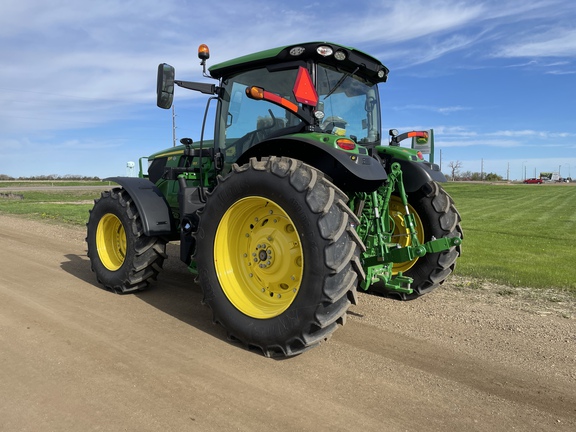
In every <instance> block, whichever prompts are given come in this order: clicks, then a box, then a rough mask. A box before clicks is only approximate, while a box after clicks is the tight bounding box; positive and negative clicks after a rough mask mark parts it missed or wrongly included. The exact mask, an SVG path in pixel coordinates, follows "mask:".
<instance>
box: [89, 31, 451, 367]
mask: <svg viewBox="0 0 576 432" xmlns="http://www.w3.org/2000/svg"><path fill="white" fill-rule="evenodd" d="M198 53H199V58H200V59H201V63H200V64H201V65H202V66H203V70H204V76H206V77H210V78H213V79H215V80H216V82H215V83H210V82H190V81H180V80H175V71H174V68H173V67H172V66H170V65H167V64H160V65H159V67H158V85H157V104H158V106H159V107H160V108H164V109H168V108H170V107H171V106H172V100H173V94H174V87H175V85H176V86H179V87H183V88H186V89H190V90H194V91H197V92H201V93H204V94H207V95H210V97H209V98H208V101H207V104H206V112H205V115H204V121H203V124H202V133H201V136H200V138H199V140H197V141H196V142H193V141H192V140H191V139H189V138H184V139H182V140H181V141H180V142H181V144H182V145H179V146H174V147H171V148H168V149H166V150H163V151H160V152H158V153H156V154H153V155H151V156H149V157H148V158H147V160H148V168H147V170H146V172H144V170H143V168H142V159H141V162H140V175H139V177H138V178H135V177H114V178H110V179H107V180H111V181H114V182H115V183H117V184H118V185H119V186H118V187H115V188H113V189H112V190H110V191H106V192H104V193H102V196H101V198H99V199H98V200H96V201H95V204H94V207H93V209H92V210H91V212H90V217H89V221H88V224H87V231H88V234H87V243H88V256H89V258H90V261H91V267H92V270H93V271H94V272H95V273H96V276H97V279H98V281H99V282H100V283H101V284H103V285H104V286H105V287H106V288H107V289H110V290H113V291H115V292H118V293H129V292H134V291H139V290H142V289H144V288H146V287H147V286H148V285H149V283H150V281H151V280H153V279H155V278H156V276H157V275H158V273H159V272H160V271H161V269H162V264H163V262H164V260H165V259H166V258H167V255H166V244H167V243H168V242H171V241H176V242H179V243H180V259H181V260H182V261H183V262H184V263H186V264H187V265H188V268H189V270H190V271H191V272H192V273H193V274H195V275H196V281H197V282H198V284H199V285H200V287H201V289H202V291H203V294H204V302H205V303H206V304H207V305H208V306H209V307H210V308H211V309H212V311H213V317H214V321H215V322H217V323H219V324H221V325H222V326H223V327H224V328H225V329H226V332H227V334H228V336H229V338H230V339H231V340H235V341H239V342H240V343H242V344H243V345H244V346H246V347H248V348H251V349H252V348H254V349H258V350H261V351H262V352H263V353H264V355H265V356H269V357H289V356H293V355H297V354H299V353H302V352H304V351H305V350H307V349H309V348H312V347H314V346H316V345H318V344H319V343H321V342H323V341H325V340H327V339H328V338H329V337H330V336H331V334H332V333H333V332H334V331H335V329H336V328H337V327H338V326H339V325H342V324H344V322H345V320H346V313H347V311H348V308H349V307H350V305H351V304H356V300H357V289H361V290H364V291H370V292H375V293H384V294H387V295H389V294H397V295H398V296H400V297H401V298H402V299H412V298H415V297H418V296H420V295H422V294H425V293H427V292H429V291H431V290H432V289H434V288H436V287H437V286H439V285H440V284H442V283H443V282H444V281H445V280H446V278H447V277H448V276H449V275H450V273H452V271H453V270H454V267H455V263H456V260H457V258H458V256H459V255H460V253H461V246H460V245H461V241H462V229H461V226H460V215H459V214H458V212H457V210H456V209H455V207H454V203H453V201H452V199H451V197H450V196H449V195H448V194H447V193H446V192H445V191H444V190H443V188H442V187H441V186H440V184H439V183H441V182H444V181H446V179H445V177H444V176H443V174H442V173H441V172H440V170H439V168H438V166H437V165H434V164H432V163H429V162H427V161H426V160H424V158H423V157H422V154H421V153H419V152H418V151H416V150H413V149H411V148H405V147H401V146H400V142H401V141H402V140H404V139H406V138H414V139H416V138H419V139H427V138H428V135H427V133H426V132H421V131H414V132H408V133H404V134H398V132H397V131H395V130H391V131H390V136H389V137H383V136H382V129H381V125H380V101H379V92H378V84H379V83H384V82H386V79H387V76H388V69H387V68H386V67H385V66H384V65H383V64H382V63H380V62H379V61H378V60H376V59H375V58H373V57H371V56H369V55H367V54H365V53H363V52H361V51H358V50H356V49H353V48H349V47H344V46H340V45H336V44H333V43H323V42H321V43H317V42H310V43H303V44H298V45H290V46H286V47H280V48H275V49H270V50H267V51H262V52H258V53H255V54H251V55H247V56H243V57H239V58H236V59H233V60H230V61H227V62H224V63H220V64H217V65H215V66H212V67H210V68H208V71H207V69H206V60H207V59H208V58H209V51H208V48H207V47H206V45H201V46H200V48H199V51H198ZM208 117H213V118H215V124H214V125H213V126H212V125H207V124H206V123H207V120H206V119H207V118H208ZM206 127H209V128H212V127H213V134H210V137H211V138H210V139H205V138H204V131H205V130H206ZM212 137H213V138H212Z"/></svg>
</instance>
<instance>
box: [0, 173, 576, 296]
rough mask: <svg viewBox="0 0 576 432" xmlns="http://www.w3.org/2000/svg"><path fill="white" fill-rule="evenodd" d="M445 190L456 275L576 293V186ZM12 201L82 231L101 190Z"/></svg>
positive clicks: (7, 203) (2, 202)
mask: <svg viewBox="0 0 576 432" xmlns="http://www.w3.org/2000/svg"><path fill="white" fill-rule="evenodd" d="M100 185H102V183H100ZM444 187H445V189H446V190H447V191H448V192H449V193H450V195H451V196H452V197H453V198H454V201H455V203H456V208H457V209H458V210H459V212H460V214H461V216H462V227H463V229H464V243H463V254H462V257H460V259H459V260H458V265H457V270H456V274H458V275H460V276H465V277H473V278H479V279H485V280H490V281H494V282H499V283H502V284H506V285H510V286H524V287H534V288H548V287H555V288H562V289H567V290H570V291H572V292H575V293H576V265H575V261H576V251H575V245H576V186H574V185H564V186H563V185H505V184H498V185H492V184H471V183H458V182H456V183H446V184H444ZM12 195H13V196H9V188H6V187H4V188H2V184H0V213H11V214H17V215H25V216H26V217H32V218H37V219H43V220H47V221H53V222H57V223H62V222H63V223H66V224H72V225H81V226H83V225H84V224H85V223H86V220H87V217H88V211H89V209H91V208H92V202H93V200H94V198H97V197H99V196H100V192H99V191H97V190H90V191H82V190H70V191H66V190H64V191H63V190H54V191H50V190H43V191H32V190H30V191H17V192H14V193H13V194H12ZM20 195H21V196H22V199H20Z"/></svg>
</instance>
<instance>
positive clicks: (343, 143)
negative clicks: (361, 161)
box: [336, 138, 356, 150]
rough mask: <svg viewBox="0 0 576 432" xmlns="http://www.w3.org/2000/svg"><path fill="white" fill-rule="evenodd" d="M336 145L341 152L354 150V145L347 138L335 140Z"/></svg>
mask: <svg viewBox="0 0 576 432" xmlns="http://www.w3.org/2000/svg"><path fill="white" fill-rule="evenodd" d="M336 145H337V146H338V147H340V148H341V149H342V150H354V149H355V148H356V143H355V142H354V141H352V140H351V139H349V138H340V139H337V140H336Z"/></svg>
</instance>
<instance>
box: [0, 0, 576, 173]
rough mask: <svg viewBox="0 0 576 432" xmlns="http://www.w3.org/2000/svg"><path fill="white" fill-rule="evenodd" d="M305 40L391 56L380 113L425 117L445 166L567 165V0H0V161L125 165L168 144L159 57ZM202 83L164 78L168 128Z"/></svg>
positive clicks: (393, 118)
mask: <svg viewBox="0 0 576 432" xmlns="http://www.w3.org/2000/svg"><path fill="white" fill-rule="evenodd" d="M308 41H330V42H335V43H339V44H342V45H346V46H353V47H355V48H357V49H360V50H362V51H364V52H367V53H369V54H371V55H372V56H374V57H376V58H378V59H379V60H380V61H382V63H384V64H385V65H386V66H387V67H388V68H389V69H390V75H389V79H388V82H387V83H385V84H382V85H381V86H380V94H381V102H382V126H383V130H384V131H385V132H384V133H385V134H386V133H387V131H388V129H392V128H395V129H398V130H399V131H400V132H404V131H409V130H425V129H434V135H435V150H436V152H435V162H436V163H441V167H442V170H443V172H445V173H449V172H450V170H449V168H448V164H449V163H450V162H460V163H461V165H462V168H461V169H460V171H461V172H464V171H471V172H481V171H482V172H484V173H495V174H498V175H501V176H502V177H503V178H505V179H506V178H508V179H510V180H515V179H523V178H524V177H525V176H526V177H534V176H538V175H539V174H540V172H558V171H559V172H560V175H561V176H562V177H568V176H571V177H576V6H574V2H573V0H536V1H535V0H520V1H515V0H475V1H469V0H402V1H398V0H355V1H354V2H351V1H350V0H331V1H313V0H311V1H300V0H292V1H275V0H243V1H237V0H218V1H215V2H200V1H197V0H196V1H195V0H162V1H158V0H132V1H131V0H125V1H120V0H114V1H113V0H99V1H91V0H90V1H89V0H52V1H49V2H48V1H45V0H3V1H2V5H1V6H0V54H1V57H0V58H1V59H2V60H1V67H0V174H5V175H9V176H12V177H29V176H39V175H59V176H65V175H82V176H90V177H91V176H98V177H100V178H105V177H108V176H116V175H127V174H133V173H132V172H131V170H130V169H129V168H127V162H129V161H134V162H136V164H138V160H139V158H140V157H142V156H147V155H149V154H152V153H154V152H156V151H159V150H162V149H164V148H168V147H171V146H172V144H173V136H172V133H173V127H172V126H173V118H172V112H171V110H162V109H160V108H157V107H156V71H157V66H158V64H159V63H164V62H165V63H169V64H172V65H173V66H175V68H176V77H177V79H182V80H189V81H206V79H204V78H203V77H202V69H201V67H200V65H199V60H198V58H197V48H198V45H199V44H201V43H205V44H207V45H208V46H209V47H210V52H211V58H210V60H209V61H208V64H209V65H213V64H216V63H218V62H221V61H225V60H228V59H231V58H234V57H237V56H240V55H245V54H249V53H252V52H256V51H260V50H264V49H268V48H274V47H277V46H283V45H291V44H296V43H302V42H308ZM206 98H207V97H206V95H202V94H200V93H196V92H191V91H187V90H184V89H176V94H175V105H174V107H175V108H174V109H175V113H176V117H175V124H176V137H177V139H179V138H182V137H191V138H193V139H195V140H197V139H198V138H199V135H200V127H201V123H202V117H203V113H204V109H205V104H206Z"/></svg>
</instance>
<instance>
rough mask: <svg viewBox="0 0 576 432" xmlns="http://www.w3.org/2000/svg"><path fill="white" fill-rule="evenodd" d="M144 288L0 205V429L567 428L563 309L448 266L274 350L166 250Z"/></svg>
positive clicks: (364, 301)
mask: <svg viewBox="0 0 576 432" xmlns="http://www.w3.org/2000/svg"><path fill="white" fill-rule="evenodd" d="M169 255H170V259H169V260H168V261H167V262H166V265H165V271H164V272H163V273H162V274H161V276H160V278H159V281H158V282H157V283H156V284H155V285H154V287H153V289H151V290H149V291H147V292H143V293H139V294H136V295H125V296H120V295H116V294H112V293H110V292H107V291H105V290H102V289H100V288H99V287H98V286H97V285H96V281H95V277H94V275H93V274H92V273H91V271H90V267H89V262H88V260H87V258H86V250H85V244H84V231H83V230H82V229H78V228H72V229H68V228H62V227H57V226H54V225H48V224H43V223H39V222H31V221H27V220H24V219H16V218H13V217H8V216H0V266H1V267H0V365H1V367H0V431H7V432H9V431H20V432H24V431H75V432H76V431H139V432H141V431H233V430H239V431H251V432H252V431H270V430H273V431H331V432H334V431H511V430H518V431H532V430H534V431H572V432H573V431H574V430H576V321H575V320H574V318H575V316H576V313H575V311H576V308H575V306H574V303H573V302H570V301H568V300H567V299H565V298H563V297H562V296H560V295H559V294H558V295H557V294H554V293H553V292H550V293H548V292H546V293H544V294H543V295H541V296H539V297H538V298H535V297H533V296H531V295H529V294H527V293H526V292H524V291H522V290H512V289H507V288H506V287H497V286H480V284H479V283H478V282H475V281H464V280H461V279H457V278H453V279H452V280H451V282H450V283H449V284H448V286H446V287H443V288H441V289H439V290H437V291H436V292H434V293H432V294H430V295H428V296H425V297H423V298H422V299H419V300H417V301H412V302H407V303H405V302H399V301H396V300H393V299H387V298H381V297H374V296H370V295H365V294H361V295H360V304H359V305H358V306H355V307H353V309H351V311H350V312H349V315H348V322H347V324H346V325H345V326H344V327H343V328H341V329H339V330H338V331H337V332H336V333H335V334H334V336H333V337H332V339H331V340H330V341H328V342H327V343H325V344H323V345H321V346H320V347H319V348H316V349H314V350H312V351H309V352H307V353H305V354H303V355H301V356H298V357H295V358H292V359H288V360H281V361H277V360H270V359H266V358H264V357H262V356H261V355H258V354H256V353H253V352H249V351H246V350H244V349H243V348H241V347H239V346H238V345H236V344H234V343H231V342H228V341H227V340H226V338H225V334H224V331H223V330H222V329H221V328H220V327H218V326H215V325H213V324H212V322H211V314H210V311H209V310H208V309H207V308H206V307H204V306H202V305H201V298H202V295H201V290H200V288H199V287H198V286H196V285H195V284H194V283H193V278H192V276H191V275H189V274H188V273H187V270H186V269H185V267H184V265H183V264H181V263H179V261H178V258H177V249H176V248H175V247H171V248H169Z"/></svg>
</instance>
